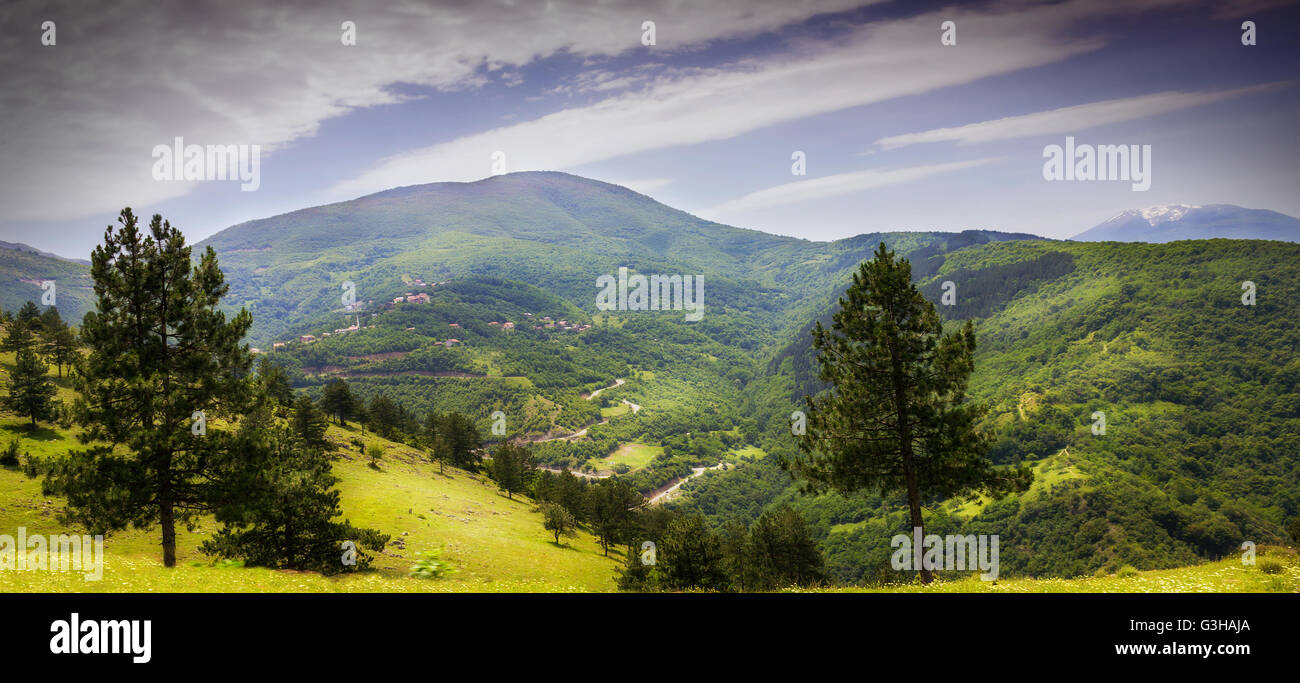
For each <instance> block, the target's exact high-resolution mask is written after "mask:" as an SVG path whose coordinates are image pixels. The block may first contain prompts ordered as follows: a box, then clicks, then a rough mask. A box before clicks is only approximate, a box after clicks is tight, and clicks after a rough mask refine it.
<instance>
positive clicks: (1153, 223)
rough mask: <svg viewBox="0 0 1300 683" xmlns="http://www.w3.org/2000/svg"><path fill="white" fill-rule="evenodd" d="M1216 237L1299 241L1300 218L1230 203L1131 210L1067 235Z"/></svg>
mask: <svg viewBox="0 0 1300 683" xmlns="http://www.w3.org/2000/svg"><path fill="white" fill-rule="evenodd" d="M1216 237H1221V238H1226V239H1239V240H1279V241H1282V242H1300V218H1294V217H1292V216H1288V215H1286V214H1284V213H1278V212H1276V211H1268V210H1265V209H1247V208H1243V207H1240V206H1234V205H1232V204H1210V205H1207V206H1194V205H1190V204H1169V205H1166V206H1155V207H1151V208H1148V209H1132V210H1129V211H1125V212H1123V213H1120V214H1119V215H1117V216H1115V217H1114V218H1111V219H1110V220H1108V221H1106V222H1105V223H1102V224H1101V225H1098V226H1096V227H1094V228H1089V229H1088V230H1085V231H1083V232H1081V233H1079V234H1077V235H1075V236H1074V237H1072V238H1070V239H1073V240H1076V241H1079V242H1173V241H1175V240H1204V239H1214V238H1216Z"/></svg>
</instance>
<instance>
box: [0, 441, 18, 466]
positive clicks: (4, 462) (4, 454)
mask: <svg viewBox="0 0 1300 683" xmlns="http://www.w3.org/2000/svg"><path fill="white" fill-rule="evenodd" d="M0 466H3V467H18V437H16V436H15V437H14V438H13V439H11V440H10V441H9V445H8V446H6V447H5V449H4V450H3V451H0Z"/></svg>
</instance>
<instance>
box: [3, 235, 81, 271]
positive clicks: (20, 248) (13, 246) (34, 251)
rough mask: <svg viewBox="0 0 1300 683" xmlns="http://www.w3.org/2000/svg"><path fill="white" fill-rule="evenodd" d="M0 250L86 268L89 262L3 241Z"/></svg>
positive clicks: (19, 243)
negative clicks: (57, 260)
mask: <svg viewBox="0 0 1300 683" xmlns="http://www.w3.org/2000/svg"><path fill="white" fill-rule="evenodd" d="M0 249H12V250H14V251H25V252H28V253H31V254H37V255H39V256H47V257H49V258H54V259H59V260H60V261H69V262H72V263H80V264H81V265H83V266H88V265H90V261H87V260H86V259H72V258H65V257H63V256H59V255H58V254H51V253H50V252H48V251H41V250H40V249H37V248H36V247H33V246H30V245H27V244H23V243H21V242H6V241H4V240H0Z"/></svg>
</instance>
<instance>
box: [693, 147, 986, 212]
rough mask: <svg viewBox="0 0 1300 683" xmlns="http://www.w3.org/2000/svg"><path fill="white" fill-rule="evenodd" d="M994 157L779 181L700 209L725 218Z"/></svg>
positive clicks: (970, 165) (978, 163) (917, 177)
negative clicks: (762, 188)
mask: <svg viewBox="0 0 1300 683" xmlns="http://www.w3.org/2000/svg"><path fill="white" fill-rule="evenodd" d="M992 161H995V159H972V160H967V161H954V162H950V163H946V164H932V165H928V166H912V167H908V168H897V169H890V170H879V169H868V170H865V171H854V172H851V173H838V174H836V175H830V176H825V177H821V178H812V179H809V180H797V181H794V182H790V183H784V184H781V185H777V186H775V187H769V188H767V189H764V190H759V191H757V192H751V193H749V194H747V195H745V196H743V197H739V198H737V199H732V200H730V201H727V202H724V203H722V204H719V205H718V206H715V207H713V208H710V209H705V210H704V211H701V212H700V215H701V216H702V217H705V218H708V219H710V220H714V221H723V220H724V219H725V218H727V217H731V216H737V215H741V214H745V213H749V212H752V211H758V210H760V209H770V208H773V207H777V206H785V205H787V204H796V203H799V202H806V201H811V200H814V199H825V198H827V197H837V196H840V195H846V194H852V193H854V192H864V191H866V190H873V189H876V188H879V187H886V186H889V185H897V184H900V183H907V182H911V181H913V180H920V179H921V178H926V177H929V176H932V175H937V174H939V173H948V172H951V171H958V170H961V169H964V168H973V167H975V166H982V165H984V164H987V163H990V162H992Z"/></svg>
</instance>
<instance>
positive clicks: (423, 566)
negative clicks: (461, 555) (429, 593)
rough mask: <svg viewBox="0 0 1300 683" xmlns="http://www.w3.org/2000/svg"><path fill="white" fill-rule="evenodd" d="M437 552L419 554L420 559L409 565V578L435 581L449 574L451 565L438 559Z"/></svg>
mask: <svg viewBox="0 0 1300 683" xmlns="http://www.w3.org/2000/svg"><path fill="white" fill-rule="evenodd" d="M438 553H439V551H437V550H430V551H428V552H425V553H420V559H418V560H416V561H415V564H413V565H411V572H410V574H409V575H410V576H412V577H415V578H417V579H436V578H438V577H441V576H444V575H446V574H449V573H451V572H452V571H453V570H452V568H451V565H450V564H448V563H446V562H444V561H442V560H440V559H438Z"/></svg>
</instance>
